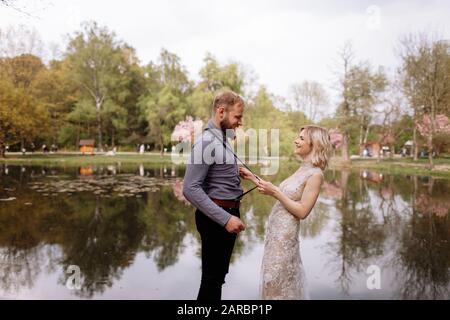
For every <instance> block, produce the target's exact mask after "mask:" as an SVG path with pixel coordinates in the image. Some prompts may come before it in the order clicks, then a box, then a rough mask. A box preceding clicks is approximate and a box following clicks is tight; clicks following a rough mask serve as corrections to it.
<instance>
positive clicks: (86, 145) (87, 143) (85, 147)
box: [78, 139, 95, 155]
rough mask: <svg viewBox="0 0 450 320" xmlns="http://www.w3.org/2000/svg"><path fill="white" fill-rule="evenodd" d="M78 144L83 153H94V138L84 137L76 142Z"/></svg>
mask: <svg viewBox="0 0 450 320" xmlns="http://www.w3.org/2000/svg"><path fill="white" fill-rule="evenodd" d="M78 146H79V147H80V152H81V153H82V154H83V155H84V154H87V153H88V154H91V155H93V154H94V146H95V140H94V139H84V140H80V142H79V143H78Z"/></svg>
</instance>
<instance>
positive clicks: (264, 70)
mask: <svg viewBox="0 0 450 320" xmlns="http://www.w3.org/2000/svg"><path fill="white" fill-rule="evenodd" d="M18 3H19V5H20V6H21V7H26V8H27V11H30V12H32V15H33V16H34V17H29V16H26V15H23V14H21V13H19V12H17V11H15V10H13V9H9V8H5V7H3V6H0V28H5V27H7V26H9V25H16V24H24V25H27V26H30V27H35V28H36V29H37V30H38V31H39V33H40V34H41V37H42V38H43V40H44V41H45V42H47V43H50V42H57V43H61V44H62V43H64V42H63V41H64V37H63V36H64V35H66V34H68V33H71V32H73V31H74V30H76V29H79V25H80V22H82V21H84V20H96V21H97V22H99V23H100V24H104V25H107V26H108V27H109V28H110V29H112V30H113V31H115V32H116V34H117V35H118V37H119V38H120V39H122V40H123V41H125V42H127V43H128V44H130V45H131V46H133V47H134V48H136V50H137V53H138V56H139V58H140V59H141V61H142V62H143V63H147V62H149V61H150V60H155V59H156V58H157V57H158V54H159V52H160V50H161V48H162V47H164V48H166V49H168V50H169V51H171V52H174V53H176V54H177V55H179V56H180V57H181V59H182V63H183V64H184V65H185V66H186V67H187V70H188V71H189V73H190V76H191V77H193V78H197V77H198V71H199V69H200V67H201V65H202V60H203V58H204V57H205V53H206V52H211V53H212V54H213V55H215V56H216V57H217V58H218V59H219V61H220V62H222V63H224V62H229V61H239V62H241V63H243V64H244V65H246V66H248V67H250V68H251V69H253V70H254V71H255V73H256V75H257V76H258V83H259V84H263V85H266V86H267V87H268V89H269V90H270V91H271V92H272V93H275V94H277V95H282V96H287V95H288V89H289V86H290V85H291V84H292V83H298V82H301V81H303V80H315V81H318V82H320V83H323V84H324V85H325V86H326V88H327V89H331V85H332V83H333V79H334V75H333V72H332V68H333V65H334V60H335V59H336V58H337V56H338V54H337V52H338V50H339V48H341V47H342V45H343V44H344V43H345V41H346V40H351V41H352V42H353V45H354V49H355V51H356V54H357V58H358V59H360V60H367V59H368V60H370V61H371V63H372V64H373V65H374V66H378V65H384V66H386V67H388V68H389V70H391V71H393V70H395V67H396V66H397V65H398V59H397V57H396V53H395V50H394V47H395V45H396V43H397V42H398V39H399V37H400V36H401V35H402V34H405V33H409V32H416V31H421V30H428V31H437V32H438V33H439V34H440V35H442V37H443V38H446V39H450V23H449V21H450V1H448V0H427V1H425V0H424V1H419V0H389V1H387V0H382V1H367V0H347V1H337V0H336V1H331V0H329V1H319V0H314V1H313V0H311V1H309V0H303V1H302V0H273V1H269V0H255V1H253V0H252V1H250V0H226V1H225V0H223V1H214V0H198V1H197V0H191V1H188V0H172V1H169V0H166V1H159V0H158V1H156V0H153V1H151V0H150V1H142V0H127V1H114V0H109V1H107V0H76V1H75V0H59V1H56V0H41V1H39V0H36V1H31V0H18ZM42 8H44V9H42Z"/></svg>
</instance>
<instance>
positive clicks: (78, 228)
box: [0, 163, 450, 299]
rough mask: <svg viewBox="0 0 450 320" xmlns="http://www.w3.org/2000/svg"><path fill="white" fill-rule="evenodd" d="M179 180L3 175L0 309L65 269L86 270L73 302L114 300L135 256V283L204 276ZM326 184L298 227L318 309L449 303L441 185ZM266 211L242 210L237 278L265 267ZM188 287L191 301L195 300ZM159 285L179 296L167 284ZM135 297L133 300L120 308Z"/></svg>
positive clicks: (154, 172) (177, 170) (91, 170)
mask: <svg viewBox="0 0 450 320" xmlns="http://www.w3.org/2000/svg"><path fill="white" fill-rule="evenodd" d="M295 166H296V164H295V163H294V164H292V163H289V164H287V165H285V166H283V168H284V170H282V171H281V172H280V174H279V175H278V176H277V177H273V178H272V182H274V183H280V182H281V181H282V180H283V179H284V178H286V177H287V176H288V175H289V174H290V172H293V171H295ZM183 175H184V168H182V167H175V166H157V167H146V166H144V165H138V166H137V167H136V166H129V167H127V166H124V165H120V164H117V165H108V166H89V167H82V168H63V167H32V166H29V167H27V166H6V165H3V166H0V179H1V180H0V256H1V258H0V259H1V261H0V297H2V296H6V297H19V296H20V292H22V291H24V290H29V292H31V293H30V295H31V296H33V289H34V288H35V287H38V286H39V281H41V279H42V278H44V279H47V287H48V290H49V291H52V290H54V291H55V292H56V291H57V288H64V287H65V284H66V281H67V280H68V277H69V276H70V274H67V273H66V272H65V270H67V268H68V267H69V266H71V265H77V266H79V267H80V269H81V270H82V277H81V290H76V291H74V292H71V294H74V295H76V296H77V297H80V298H96V297H100V296H101V295H104V294H108V293H110V292H116V290H117V289H116V288H115V284H116V283H122V281H123V279H124V278H126V277H127V276H131V275H130V273H134V272H136V271H133V270H135V265H136V263H138V262H137V261H138V260H139V259H138V256H140V255H143V256H144V257H145V260H144V261H148V263H151V265H152V266H154V268H155V271H154V272H151V271H150V268H146V269H145V270H148V274H143V275H141V276H142V277H144V278H151V279H154V280H155V281H156V280H157V279H158V278H159V277H162V274H163V273H164V272H165V271H167V270H169V269H174V272H175V273H180V274H184V273H185V272H186V270H184V268H185V262H184V261H183V262H180V260H179V259H180V257H181V256H182V255H183V253H184V252H186V250H188V249H193V250H192V254H191V255H190V258H189V259H190V260H189V261H191V262H189V263H191V264H192V263H194V262H195V263H196V265H199V258H200V252H199V241H198V235H197V232H196V229H195V223H194V215H193V214H192V213H193V210H194V209H193V208H192V207H191V206H190V205H189V203H188V202H187V201H186V199H184V197H183V195H182V192H181V190H182V184H183V181H182V177H183ZM325 180H326V181H325V183H324V185H323V190H322V194H321V197H320V198H319V202H318V204H317V206H316V208H315V209H314V212H313V213H312V214H311V215H310V217H309V218H308V219H307V220H305V221H304V222H302V224H301V234H302V242H303V244H304V246H303V247H302V257H303V260H304V261H305V263H306V267H307V274H308V266H310V267H309V270H310V276H311V279H309V282H310V287H311V291H312V297H313V298H327V297H331V298H345V297H349V298H385V299H391V298H394V299H448V298H449V297H450V292H449V287H450V278H449V276H450V275H449V270H450V244H449V235H450V222H449V215H448V213H449V212H448V211H449V208H450V200H449V199H448V190H449V187H450V182H449V181H448V180H444V179H436V178H431V177H419V176H398V175H395V176H393V175H387V174H383V173H381V172H373V171H358V172H350V171H328V172H327V173H326V177H325ZM248 187H250V186H249V185H247V184H245V185H244V188H248ZM273 204H274V201H273V199H271V198H269V197H263V196H261V195H259V194H257V193H250V194H249V196H248V198H246V199H245V200H244V201H243V204H242V210H241V212H242V214H243V216H244V219H245V221H246V224H247V226H248V229H247V230H246V232H245V233H243V234H242V235H241V236H240V237H239V238H238V242H237V244H236V248H235V252H234V255H233V258H232V267H235V270H236V271H233V272H234V274H240V273H241V272H242V273H243V274H244V273H245V272H247V273H248V272H251V273H253V274H257V273H258V271H259V262H260V259H259V258H260V256H257V258H256V259H255V260H250V259H248V257H249V256H251V255H252V254H254V253H258V254H259V255H260V254H261V252H262V246H263V240H264V227H265V222H266V218H267V215H268V213H269V212H270V209H271V207H272V206H273ZM186 239H190V240H189V241H187V240H186ZM373 264H375V265H378V266H379V267H380V268H381V270H382V277H383V279H382V280H383V281H382V289H381V290H380V291H379V292H378V293H377V295H375V293H374V292H371V291H370V290H368V289H367V288H366V287H365V283H366V278H367V275H366V273H365V272H366V269H367V267H368V266H370V265H373ZM198 269H199V268H198V267H197V269H195V268H194V270H197V271H198V272H199V270H198ZM135 276H138V277H139V276H140V275H135ZM186 276H187V277H188V276H190V275H188V274H186ZM191 276H192V277H195V276H193V275H191ZM198 276H199V273H198ZM55 277H56V280H51V279H54V278H55ZM255 277H256V278H257V276H255ZM194 280H195V281H193V284H191V285H192V287H189V288H187V289H186V291H188V292H194V293H195V292H196V290H197V287H196V286H197V281H196V279H194ZM231 283H232V282H231ZM323 283H326V284H327V286H328V287H327V289H326V290H327V291H326V292H324V291H323V289H321V285H322V284H323ZM164 285H166V286H168V287H173V288H177V286H179V284H178V283H177V282H176V280H173V281H171V280H170V279H168V280H166V282H165V283H164ZM237 285H238V284H237ZM240 285H242V284H240ZM247 285H248V286H249V287H248V288H247V291H245V290H241V291H242V292H252V291H254V292H255V296H241V297H240V298H243V299H245V298H249V299H253V298H255V297H256V294H257V291H258V283H257V282H251V283H248V284H247ZM147 290H153V289H151V288H147ZM55 294H56V293H55ZM133 294H134V290H133V288H130V289H128V290H124V291H123V292H120V293H118V297H122V298H132V297H133ZM153 296H156V297H158V294H157V293H155V294H154V295H153ZM170 297H172V296H170ZM233 297H235V296H232V297H230V298H233ZM181 298H183V297H181ZM189 298H194V295H193V296H192V297H191V296H189ZM238 298H239V297H238Z"/></svg>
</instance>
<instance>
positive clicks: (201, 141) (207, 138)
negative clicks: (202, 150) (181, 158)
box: [193, 130, 215, 147]
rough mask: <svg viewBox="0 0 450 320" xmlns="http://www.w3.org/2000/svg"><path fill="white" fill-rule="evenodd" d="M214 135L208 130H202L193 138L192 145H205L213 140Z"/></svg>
mask: <svg viewBox="0 0 450 320" xmlns="http://www.w3.org/2000/svg"><path fill="white" fill-rule="evenodd" d="M214 138H215V137H214V135H213V133H212V132H211V131H210V130H204V131H203V132H202V134H201V135H200V136H199V137H198V138H197V139H196V140H195V142H194V144H193V147H195V146H203V147H205V146H207V145H209V144H211V143H213V142H215V139H214Z"/></svg>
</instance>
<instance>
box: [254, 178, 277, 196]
mask: <svg viewBox="0 0 450 320" xmlns="http://www.w3.org/2000/svg"><path fill="white" fill-rule="evenodd" d="M257 185H258V191H259V193H262V194H265V195H268V196H271V197H274V198H277V196H278V194H279V193H280V189H279V188H278V187H277V186H274V185H273V184H272V183H271V182H269V181H265V180H262V179H261V180H260V181H258V183H257Z"/></svg>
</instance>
